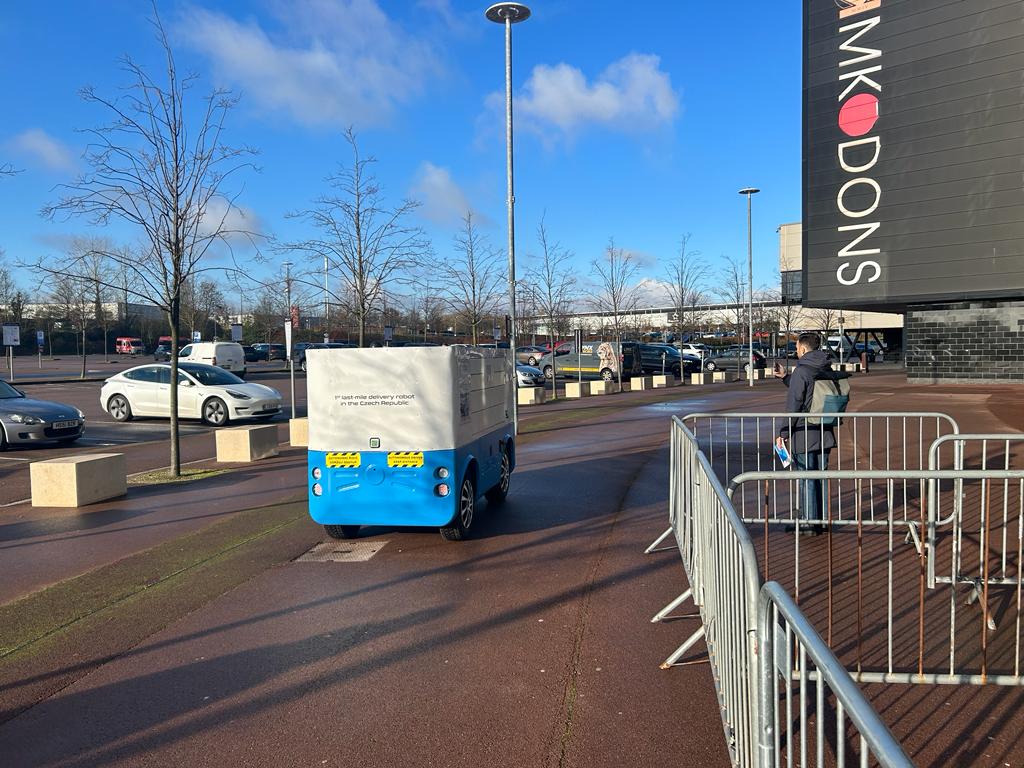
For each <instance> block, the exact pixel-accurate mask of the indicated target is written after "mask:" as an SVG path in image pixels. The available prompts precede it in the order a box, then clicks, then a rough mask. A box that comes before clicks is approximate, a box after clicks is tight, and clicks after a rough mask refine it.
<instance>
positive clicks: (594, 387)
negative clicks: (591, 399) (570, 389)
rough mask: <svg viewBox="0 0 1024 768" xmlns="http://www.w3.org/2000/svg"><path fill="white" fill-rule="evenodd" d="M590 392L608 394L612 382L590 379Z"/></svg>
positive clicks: (610, 391)
mask: <svg viewBox="0 0 1024 768" xmlns="http://www.w3.org/2000/svg"><path fill="white" fill-rule="evenodd" d="M589 385H590V394H592V395H610V394H611V393H612V386H613V384H612V382H610V381H591V382H589Z"/></svg>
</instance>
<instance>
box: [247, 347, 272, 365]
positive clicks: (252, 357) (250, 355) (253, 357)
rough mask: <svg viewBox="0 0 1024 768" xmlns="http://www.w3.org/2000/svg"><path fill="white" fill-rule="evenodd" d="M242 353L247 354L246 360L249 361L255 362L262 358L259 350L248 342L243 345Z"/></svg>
mask: <svg viewBox="0 0 1024 768" xmlns="http://www.w3.org/2000/svg"><path fill="white" fill-rule="evenodd" d="M242 354H243V355H245V362H247V363H255V362H257V361H258V360H259V359H260V356H259V352H257V351H256V350H255V349H253V348H252V347H251V346H249V345H247V344H243V345H242ZM263 359H266V358H263Z"/></svg>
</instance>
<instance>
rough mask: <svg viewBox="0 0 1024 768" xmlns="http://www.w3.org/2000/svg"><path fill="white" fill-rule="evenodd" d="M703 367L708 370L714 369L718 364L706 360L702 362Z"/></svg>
mask: <svg viewBox="0 0 1024 768" xmlns="http://www.w3.org/2000/svg"><path fill="white" fill-rule="evenodd" d="M704 369H705V370H708V371H714V370H717V369H718V366H717V365H715V361H714V360H708V361H707V362H706V363H704Z"/></svg>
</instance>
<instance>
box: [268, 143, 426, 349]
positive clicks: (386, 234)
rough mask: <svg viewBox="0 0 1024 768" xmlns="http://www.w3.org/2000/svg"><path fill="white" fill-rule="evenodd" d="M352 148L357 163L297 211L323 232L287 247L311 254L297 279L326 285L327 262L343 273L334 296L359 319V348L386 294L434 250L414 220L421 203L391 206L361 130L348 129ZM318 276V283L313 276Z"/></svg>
mask: <svg viewBox="0 0 1024 768" xmlns="http://www.w3.org/2000/svg"><path fill="white" fill-rule="evenodd" d="M345 140H346V141H347V142H348V143H349V146H350V147H351V148H352V165H350V166H342V167H341V168H340V169H339V170H338V172H337V173H335V174H333V175H331V176H329V177H328V178H327V184H328V186H329V187H330V190H329V191H328V192H327V193H326V194H324V195H321V196H320V197H318V198H317V199H316V200H315V201H314V204H313V207H312V208H310V209H308V210H305V211H299V212H297V213H293V214H291V215H292V216H293V217H296V218H301V219H304V220H306V221H307V222H308V223H309V224H311V225H312V226H313V228H314V229H316V230H317V232H318V234H319V236H318V237H313V238H310V239H308V240H303V241H299V242H293V243H288V244H286V245H285V246H284V248H285V249H286V250H289V251H298V252H302V253H305V254H308V255H309V256H310V257H311V262H312V266H311V268H310V269H309V274H308V275H303V274H301V273H297V274H295V275H294V277H295V280H296V282H299V283H301V282H306V283H310V282H312V284H313V285H317V286H318V287H319V288H320V289H321V290H322V289H323V287H324V286H323V279H322V277H319V275H322V274H323V273H322V271H320V270H321V268H322V265H323V262H324V259H326V260H327V263H328V271H329V272H330V271H334V270H337V271H338V272H340V275H341V286H340V290H339V291H338V292H337V294H335V295H334V296H333V298H334V299H335V300H336V301H337V302H338V303H339V304H340V305H341V307H342V309H343V310H345V309H348V310H349V311H351V312H352V314H353V315H354V316H355V318H356V324H357V326H358V329H359V346H360V347H362V346H364V343H365V341H366V326H367V324H368V321H369V318H370V315H371V313H372V312H373V311H375V310H378V309H380V304H381V300H382V298H383V296H384V292H385V291H387V290H389V289H390V288H392V287H393V286H394V285H396V284H398V283H401V282H402V281H403V280H405V279H406V278H407V273H408V272H409V271H410V270H411V269H412V268H413V267H415V266H417V265H418V264H420V263H422V261H423V260H424V258H425V257H426V256H427V255H428V254H429V252H430V243H429V241H428V240H427V239H426V236H425V235H424V233H423V230H422V229H420V228H419V227H416V226H413V225H412V224H410V223H408V219H409V215H410V214H411V213H412V212H413V211H415V210H416V208H417V207H418V206H419V203H417V202H416V201H414V200H403V201H402V202H401V203H399V204H398V205H397V206H395V207H387V206H386V205H385V203H384V193H383V190H382V188H381V186H380V184H379V182H378V181H377V179H376V177H375V176H374V175H373V173H372V166H373V164H374V163H376V162H377V161H376V159H375V158H373V157H363V156H362V155H361V154H360V152H359V144H358V142H357V140H356V133H355V131H354V130H353V129H352V128H349V129H347V130H346V131H345ZM312 274H316V275H318V278H317V279H316V280H315V281H314V280H313V279H312V277H310V276H309V275H312Z"/></svg>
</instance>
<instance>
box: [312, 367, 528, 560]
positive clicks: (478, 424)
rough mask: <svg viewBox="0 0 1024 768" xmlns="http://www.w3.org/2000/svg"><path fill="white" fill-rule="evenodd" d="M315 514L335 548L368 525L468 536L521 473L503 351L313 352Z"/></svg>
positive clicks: (454, 537) (512, 382) (459, 537)
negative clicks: (481, 507)
mask: <svg viewBox="0 0 1024 768" xmlns="http://www.w3.org/2000/svg"><path fill="white" fill-rule="evenodd" d="M306 368H307V377H306V387H307V401H308V404H309V478H308V480H309V514H310V516H311V517H312V518H313V520H315V521H316V522H318V523H320V524H321V525H323V526H324V528H325V529H326V531H327V533H328V535H330V536H332V537H333V538H352V537H354V536H356V535H357V534H358V532H359V528H360V526H364V525H384V526H388V527H396V526H426V527H432V528H433V527H436V528H439V529H440V530H441V535H442V536H443V537H444V538H445V539H448V540H449V541H460V540H462V539H464V538H466V537H467V535H468V534H469V531H470V529H471V527H472V525H473V520H474V517H475V514H476V510H477V503H478V502H479V500H480V499H481V498H482V497H486V498H487V500H488V502H489V503H491V504H500V503H501V502H503V501H504V500H505V497H506V496H507V495H508V489H509V481H510V478H511V475H512V471H513V470H514V469H515V466H516V451H515V434H514V431H515V430H514V427H513V422H512V418H513V400H512V398H513V397H514V396H515V380H514V377H513V369H512V361H511V356H510V355H509V354H508V352H507V350H494V349H480V348H474V347H384V348H372V349H308V350H306Z"/></svg>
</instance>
